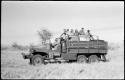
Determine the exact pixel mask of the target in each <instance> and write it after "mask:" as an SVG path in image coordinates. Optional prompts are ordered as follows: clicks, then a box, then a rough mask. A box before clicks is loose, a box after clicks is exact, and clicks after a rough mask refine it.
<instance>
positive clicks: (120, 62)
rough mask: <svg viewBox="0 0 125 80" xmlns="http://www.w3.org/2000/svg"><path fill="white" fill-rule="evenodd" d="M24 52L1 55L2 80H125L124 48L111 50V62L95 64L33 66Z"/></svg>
mask: <svg viewBox="0 0 125 80" xmlns="http://www.w3.org/2000/svg"><path fill="white" fill-rule="evenodd" d="M21 52H22V51H19V50H16V51H12V50H6V51H2V54H1V78H2V79H20V78H21V79H22V78H23V79H124V46H120V47H119V48H117V49H115V50H109V52H108V55H107V56H106V57H107V58H108V59H109V60H110V61H109V62H99V63H94V64H78V63H70V64H69V63H62V64H57V63H55V64H47V65H41V66H31V65H29V64H28V62H29V61H28V60H24V59H23V58H22V56H21V54H20V53H21Z"/></svg>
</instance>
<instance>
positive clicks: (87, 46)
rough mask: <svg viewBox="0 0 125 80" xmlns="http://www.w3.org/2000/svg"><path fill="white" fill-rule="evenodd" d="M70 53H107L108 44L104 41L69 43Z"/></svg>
mask: <svg viewBox="0 0 125 80" xmlns="http://www.w3.org/2000/svg"><path fill="white" fill-rule="evenodd" d="M67 48H68V53H107V42H105V41H103V40H92V41H69V42H68V43H67Z"/></svg>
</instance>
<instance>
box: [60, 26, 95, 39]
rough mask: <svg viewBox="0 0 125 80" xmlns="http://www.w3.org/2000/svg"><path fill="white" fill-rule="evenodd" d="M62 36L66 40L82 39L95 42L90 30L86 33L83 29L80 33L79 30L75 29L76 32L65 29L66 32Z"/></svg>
mask: <svg viewBox="0 0 125 80" xmlns="http://www.w3.org/2000/svg"><path fill="white" fill-rule="evenodd" d="M61 36H62V37H63V39H65V40H66V39H70V40H73V39H74V40H76V41H77V40H79V39H80V38H84V39H89V40H93V36H92V35H91V33H90V30H87V32H86V33H85V31H84V28H81V30H80V31H78V30H77V29H75V30H73V29H71V30H69V29H64V32H63V34H62V35H61Z"/></svg>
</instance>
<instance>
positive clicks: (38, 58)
mask: <svg viewBox="0 0 125 80" xmlns="http://www.w3.org/2000/svg"><path fill="white" fill-rule="evenodd" d="M31 61H32V64H33V65H41V64H44V58H43V56H41V55H39V54H37V55H34V56H33V57H32V59H31Z"/></svg>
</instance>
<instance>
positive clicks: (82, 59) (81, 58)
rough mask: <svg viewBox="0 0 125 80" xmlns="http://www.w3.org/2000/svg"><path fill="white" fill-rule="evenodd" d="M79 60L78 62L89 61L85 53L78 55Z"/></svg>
mask: <svg viewBox="0 0 125 80" xmlns="http://www.w3.org/2000/svg"><path fill="white" fill-rule="evenodd" d="M77 62H78V63H87V57H86V56H84V55H79V56H78V57H77Z"/></svg>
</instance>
